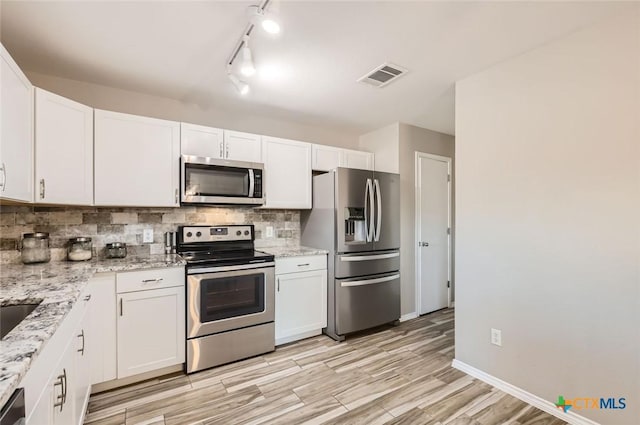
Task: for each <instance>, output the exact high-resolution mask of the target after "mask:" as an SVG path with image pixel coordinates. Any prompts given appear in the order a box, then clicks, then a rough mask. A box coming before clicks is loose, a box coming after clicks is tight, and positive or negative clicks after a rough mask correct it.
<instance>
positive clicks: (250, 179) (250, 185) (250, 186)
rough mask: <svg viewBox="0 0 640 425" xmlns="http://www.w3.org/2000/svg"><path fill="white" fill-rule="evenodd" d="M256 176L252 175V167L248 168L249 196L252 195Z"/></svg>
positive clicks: (251, 196)
mask: <svg viewBox="0 0 640 425" xmlns="http://www.w3.org/2000/svg"><path fill="white" fill-rule="evenodd" d="M255 181H256V178H255V176H254V175H253V168H249V198H253V197H254V193H253V192H254V188H255Z"/></svg>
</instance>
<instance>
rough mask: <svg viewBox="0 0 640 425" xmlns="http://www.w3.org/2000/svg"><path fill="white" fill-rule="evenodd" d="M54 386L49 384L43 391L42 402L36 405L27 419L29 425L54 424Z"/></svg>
mask: <svg viewBox="0 0 640 425" xmlns="http://www.w3.org/2000/svg"><path fill="white" fill-rule="evenodd" d="M52 386H53V384H52V383H48V384H47V386H46V387H45V389H44V390H43V391H42V395H41V396H40V400H38V402H37V403H36V404H35V406H34V407H33V409H32V410H31V414H30V415H29V417H28V418H27V425H50V424H51V423H53V407H52V406H53V399H52V397H53V393H52V389H53V388H52Z"/></svg>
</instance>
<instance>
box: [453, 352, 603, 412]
mask: <svg viewBox="0 0 640 425" xmlns="http://www.w3.org/2000/svg"><path fill="white" fill-rule="evenodd" d="M451 366H453V367H454V368H456V369H458V370H460V371H462V372H464V373H466V374H468V375H471V376H473V377H474V378H477V379H479V380H481V381H483V382H486V383H487V384H489V385H492V386H494V387H496V388H497V389H499V390H502V391H504V392H505V393H507V394H511V395H512V396H514V397H516V398H518V399H520V400H522V401H524V402H525V403H529V404H530V405H532V406H534V407H537V408H538V409H540V410H542V411H545V412H547V413H549V414H550V415H553V416H555V417H557V418H560V419H562V420H563V421H566V422H569V423H570V424H572V425H600V424H599V423H598V422H595V421H592V420H591V419H587V418H585V417H584V416H580V415H577V414H576V413H574V412H572V411H569V412H566V413H565V412H564V411H562V410H560V409H558V408H557V407H556V405H555V404H553V403H552V402H550V401H547V400H545V399H543V398H540V397H538V396H537V395H534V394H531V393H530V392H528V391H525V390H523V389H522V388H519V387H516V386H515V385H512V384H510V383H508V382H505V381H503V380H502V379H499V378H496V377H495V376H493V375H489V374H488V373H486V372H483V371H481V370H480V369H476V368H475V367H473V366H469V365H468V364H466V363H463V362H461V361H459V360H457V359H454V360H453V363H452V364H451Z"/></svg>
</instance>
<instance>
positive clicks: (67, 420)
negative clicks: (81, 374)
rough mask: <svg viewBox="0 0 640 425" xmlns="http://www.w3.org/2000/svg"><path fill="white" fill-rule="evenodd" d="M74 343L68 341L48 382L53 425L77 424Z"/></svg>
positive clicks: (75, 345) (73, 341) (73, 340)
mask: <svg viewBox="0 0 640 425" xmlns="http://www.w3.org/2000/svg"><path fill="white" fill-rule="evenodd" d="M76 347H77V344H76V341H75V338H73V339H72V340H71V341H69V344H68V345H67V348H66V350H65V352H64V355H63V356H62V360H61V361H60V364H59V365H58V367H57V368H56V369H55V371H56V372H55V373H54V375H53V379H52V381H51V382H50V385H51V389H52V393H53V394H52V398H53V405H52V408H53V414H52V416H53V423H54V424H55V425H70V424H75V423H77V422H78V418H77V417H76V410H75V402H76V394H75V390H76V379H77V375H76V369H75V357H76V356H75V354H76Z"/></svg>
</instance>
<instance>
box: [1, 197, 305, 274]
mask: <svg viewBox="0 0 640 425" xmlns="http://www.w3.org/2000/svg"><path fill="white" fill-rule="evenodd" d="M184 224H208V225H218V224H253V225H255V231H256V247H266V246H286V245H296V244H298V243H299V242H300V211H298V210H263V209H253V208H246V207H245V208H243V207H192V206H188V207H181V208H102V207H34V206H5V205H0V264H7V263H16V262H19V261H20V252H19V251H18V246H19V242H20V239H21V237H22V234H23V233H31V232H47V233H49V236H50V246H51V260H52V261H61V260H64V259H66V244H67V241H68V240H69V238H72V237H76V236H89V237H91V238H92V242H93V249H94V251H95V252H94V254H97V255H101V254H102V251H103V250H104V246H105V244H107V243H109V242H125V243H126V244H127V249H128V252H129V255H135V254H149V253H150V254H162V253H164V233H165V232H170V231H175V230H176V229H177V227H178V226H179V225H184ZM267 226H272V227H273V231H274V234H273V237H270V238H267V237H266V227H267ZM145 229H153V243H144V244H143V243H142V233H143V231H144V230H145Z"/></svg>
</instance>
